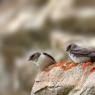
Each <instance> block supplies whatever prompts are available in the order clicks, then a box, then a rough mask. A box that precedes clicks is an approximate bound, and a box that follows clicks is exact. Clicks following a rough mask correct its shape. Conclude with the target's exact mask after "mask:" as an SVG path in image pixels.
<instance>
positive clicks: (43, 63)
mask: <svg viewBox="0 0 95 95" xmlns="http://www.w3.org/2000/svg"><path fill="white" fill-rule="evenodd" d="M29 61H32V62H34V63H35V64H36V65H37V66H38V67H39V68H40V69H41V70H43V69H45V68H46V67H48V66H49V65H52V64H54V63H56V61H55V59H54V58H53V57H52V56H51V55H49V54H47V53H45V52H43V53H40V52H36V53H34V54H32V55H31V56H30V58H29Z"/></svg>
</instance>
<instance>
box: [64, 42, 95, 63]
mask: <svg viewBox="0 0 95 95" xmlns="http://www.w3.org/2000/svg"><path fill="white" fill-rule="evenodd" d="M66 51H67V53H68V55H69V57H70V59H71V60H72V61H73V62H75V63H81V64H82V63H85V62H88V61H90V62H95V51H94V50H91V49H88V48H83V47H80V46H78V45H77V44H74V43H72V44H69V45H68V46H67V47H66Z"/></svg>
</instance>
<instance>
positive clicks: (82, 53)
mask: <svg viewBox="0 0 95 95" xmlns="http://www.w3.org/2000/svg"><path fill="white" fill-rule="evenodd" d="M71 53H72V54H75V55H76V56H80V57H82V56H86V57H87V56H88V55H89V54H90V53H91V52H90V51H89V50H87V49H85V48H78V49H74V50H72V51H71Z"/></svg>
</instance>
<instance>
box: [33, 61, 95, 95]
mask: <svg viewBox="0 0 95 95" xmlns="http://www.w3.org/2000/svg"><path fill="white" fill-rule="evenodd" d="M94 71H95V67H94V64H92V63H91V62H87V63H84V64H83V65H81V64H75V63H73V62H69V61H63V62H59V63H57V64H54V65H51V66H49V67H48V68H46V69H45V70H44V71H43V72H41V73H39V74H38V76H37V77H36V79H35V83H34V86H33V89H32V92H31V95H81V94H80V93H81V92H83V91H84V93H86V92H85V87H88V86H89V83H90V82H91V80H90V79H93V78H94ZM82 83H83V84H82ZM92 85H93V84H91V86H92ZM87 93H88V92H87ZM82 95H87V94H82ZM90 95H94V94H90Z"/></svg>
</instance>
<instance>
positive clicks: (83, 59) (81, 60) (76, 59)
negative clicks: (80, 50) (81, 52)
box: [69, 53, 90, 63]
mask: <svg viewBox="0 0 95 95" xmlns="http://www.w3.org/2000/svg"><path fill="white" fill-rule="evenodd" d="M69 56H70V59H71V60H72V61H74V62H75V63H84V62H86V61H88V60H90V58H89V57H83V56H82V57H80V56H79V57H78V56H76V55H74V54H71V53H70V54H69Z"/></svg>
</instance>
